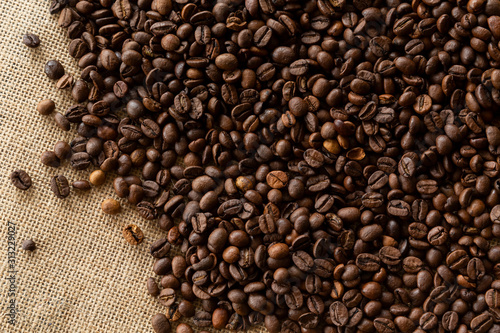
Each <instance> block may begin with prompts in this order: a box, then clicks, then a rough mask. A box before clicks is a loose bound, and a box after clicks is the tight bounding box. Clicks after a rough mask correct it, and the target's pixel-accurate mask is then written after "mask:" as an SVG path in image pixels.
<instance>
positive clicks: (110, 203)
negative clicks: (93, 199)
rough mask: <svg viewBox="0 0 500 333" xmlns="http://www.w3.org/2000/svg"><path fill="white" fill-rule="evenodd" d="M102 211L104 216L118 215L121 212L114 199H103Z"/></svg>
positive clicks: (118, 204)
mask: <svg viewBox="0 0 500 333" xmlns="http://www.w3.org/2000/svg"><path fill="white" fill-rule="evenodd" d="M101 208H102V211H103V212H104V213H106V214H111V215H114V214H118V213H119V212H120V210H121V207H120V203H119V202H118V201H116V200H115V199H105V200H104V201H103V202H102V203H101Z"/></svg>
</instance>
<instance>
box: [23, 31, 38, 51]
mask: <svg viewBox="0 0 500 333" xmlns="http://www.w3.org/2000/svg"><path fill="white" fill-rule="evenodd" d="M23 43H24V45H26V46H27V47H31V48H37V47H38V46H40V38H39V37H38V36H37V35H35V34H31V33H28V34H25V35H24V36H23Z"/></svg>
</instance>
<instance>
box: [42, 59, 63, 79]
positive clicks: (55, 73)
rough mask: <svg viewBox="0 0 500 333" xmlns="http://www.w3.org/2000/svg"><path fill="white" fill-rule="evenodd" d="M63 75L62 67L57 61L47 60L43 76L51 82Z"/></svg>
mask: <svg viewBox="0 0 500 333" xmlns="http://www.w3.org/2000/svg"><path fill="white" fill-rule="evenodd" d="M64 73H65V71H64V67H63V66H62V65H61V63H60V62H59V61H57V60H49V61H48V62H47V63H46V64H45V74H46V75H47V76H48V77H49V79H51V80H58V79H60V78H61V76H63V75H64Z"/></svg>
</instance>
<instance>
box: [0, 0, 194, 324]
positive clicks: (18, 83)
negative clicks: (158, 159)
mask: <svg viewBox="0 0 500 333" xmlns="http://www.w3.org/2000/svg"><path fill="white" fill-rule="evenodd" d="M49 4H50V2H49V1H48V0H23V1H18V0H0V137H1V140H0V175H1V177H0V258H1V259H0V278H1V279H0V332H23V333H27V332H38V333H39V332H152V329H151V325H150V318H151V316H152V315H153V314H155V313H157V312H162V311H163V308H162V306H160V305H159V304H158V302H157V301H156V300H154V299H153V298H152V297H150V296H149V295H148V294H147V292H146V288H145V282H146V279H147V278H148V277H149V276H152V275H154V273H152V270H151V268H152V265H153V259H152V258H151V256H150V255H149V253H148V252H149V246H150V244H151V243H152V242H153V241H154V240H156V239H157V238H159V237H161V236H162V235H164V232H162V231H161V230H160V229H159V228H157V226H156V222H149V221H146V220H143V219H142V218H140V217H139V215H138V214H137V212H136V211H135V210H134V209H133V208H132V207H131V206H130V205H129V204H127V203H125V202H124V201H123V200H121V203H122V213H121V214H120V215H118V216H107V215H104V214H103V213H102V211H101V209H100V203H101V202H102V201H103V200H104V199H106V198H110V197H112V198H117V197H116V195H115V194H114V191H113V189H112V185H111V181H112V179H111V177H108V180H107V182H106V184H104V185H102V186H101V187H99V188H93V189H92V190H91V191H90V192H87V193H82V192H80V193H75V192H74V191H73V192H72V193H71V195H70V196H69V197H68V198H67V199H65V200H60V199H57V198H56V197H55V196H54V195H53V193H52V192H51V191H50V189H49V181H50V178H51V177H52V176H54V175H56V174H64V175H65V176H66V177H67V178H68V180H69V181H70V182H72V181H74V180H77V179H88V175H89V173H90V172H91V170H87V171H84V172H82V171H74V170H73V169H71V168H70V167H69V165H68V162H65V164H63V166H62V167H60V168H58V169H53V168H49V167H46V166H44V165H42V164H41V163H40V154H41V153H42V152H43V151H45V150H52V149H53V145H54V143H55V142H56V141H58V140H66V141H68V142H69V141H70V140H71V139H72V138H73V137H74V136H75V132H74V127H73V130H72V131H70V132H67V133H65V132H62V131H61V130H60V129H59V128H58V127H57V126H56V124H55V122H54V119H53V117H52V116H41V115H39V114H38V113H37V112H36V104H37V103H38V101H40V100H42V99H44V98H51V99H53V100H54V101H55V102H56V107H57V109H56V110H57V111H58V112H64V110H65V109H66V108H67V107H68V106H70V105H71V104H72V102H71V99H70V92H69V91H60V90H57V89H56V88H55V82H52V81H50V80H49V79H48V78H47V77H46V76H45V74H44V73H43V67H44V65H45V63H46V61H48V60H50V59H57V60H59V61H60V62H61V63H62V64H63V65H64V67H65V69H66V72H69V73H71V74H73V75H74V76H75V78H77V77H78V72H79V70H78V67H77V66H76V62H75V61H74V60H73V59H72V58H71V57H70V56H69V55H68V52H67V45H68V41H69V40H68V38H67V36H66V35H65V31H64V29H62V28H60V27H58V25H57V17H56V16H51V15H50V14H49V12H48V8H49ZM26 32H32V33H35V34H38V35H39V36H40V39H41V46H40V47H39V48H37V49H30V48H28V47H26V46H25V45H24V44H22V35H23V34H24V33H26ZM72 126H75V125H72ZM15 169H24V170H26V171H27V172H28V173H29V174H30V175H31V177H32V179H33V186H32V188H30V189H29V190H28V191H21V190H19V189H17V188H15V187H14V186H13V185H12V184H11V182H10V180H9V177H8V176H9V174H10V173H11V172H12V171H13V170H15ZM9 223H10V224H11V225H12V224H14V225H15V227H16V235H15V239H16V252H15V253H16V259H15V270H16V271H17V273H16V274H15V278H16V281H15V283H14V285H15V287H16V290H15V300H16V311H17V314H16V321H17V322H16V324H15V326H12V325H10V324H9V323H8V322H7V321H8V319H10V318H9V317H8V316H7V314H8V309H7V305H8V302H9V301H10V300H11V299H12V298H10V297H7V296H8V292H9V290H8V289H9V287H10V286H11V284H10V281H8V280H6V277H8V276H10V275H11V273H10V272H9V271H10V268H11V267H9V266H8V263H7V252H8V240H7V235H8V224H9ZM130 223H135V224H137V225H138V226H139V227H140V228H141V229H142V230H143V232H144V235H145V241H144V242H143V243H142V244H140V245H139V246H136V247H134V246H131V245H129V244H128V243H126V242H125V240H124V239H123V237H122V229H123V227H124V226H126V225H128V224H130ZM25 239H33V240H34V241H35V242H36V243H37V246H38V249H37V250H36V251H35V252H33V253H27V252H25V251H22V250H21V243H22V241H23V240H25ZM13 298H14V297H13ZM188 322H189V321H188ZM174 326H175V325H174ZM193 328H194V327H193ZM173 331H174V329H173Z"/></svg>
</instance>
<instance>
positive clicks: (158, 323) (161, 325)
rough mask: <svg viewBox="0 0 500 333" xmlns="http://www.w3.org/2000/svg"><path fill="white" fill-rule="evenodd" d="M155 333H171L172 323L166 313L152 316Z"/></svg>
mask: <svg viewBox="0 0 500 333" xmlns="http://www.w3.org/2000/svg"><path fill="white" fill-rule="evenodd" d="M151 325H152V326H153V330H154V331H155V333H170V323H169V321H168V319H167V317H165V315H164V314H162V313H158V314H156V315H154V316H153V317H152V318H151Z"/></svg>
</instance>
